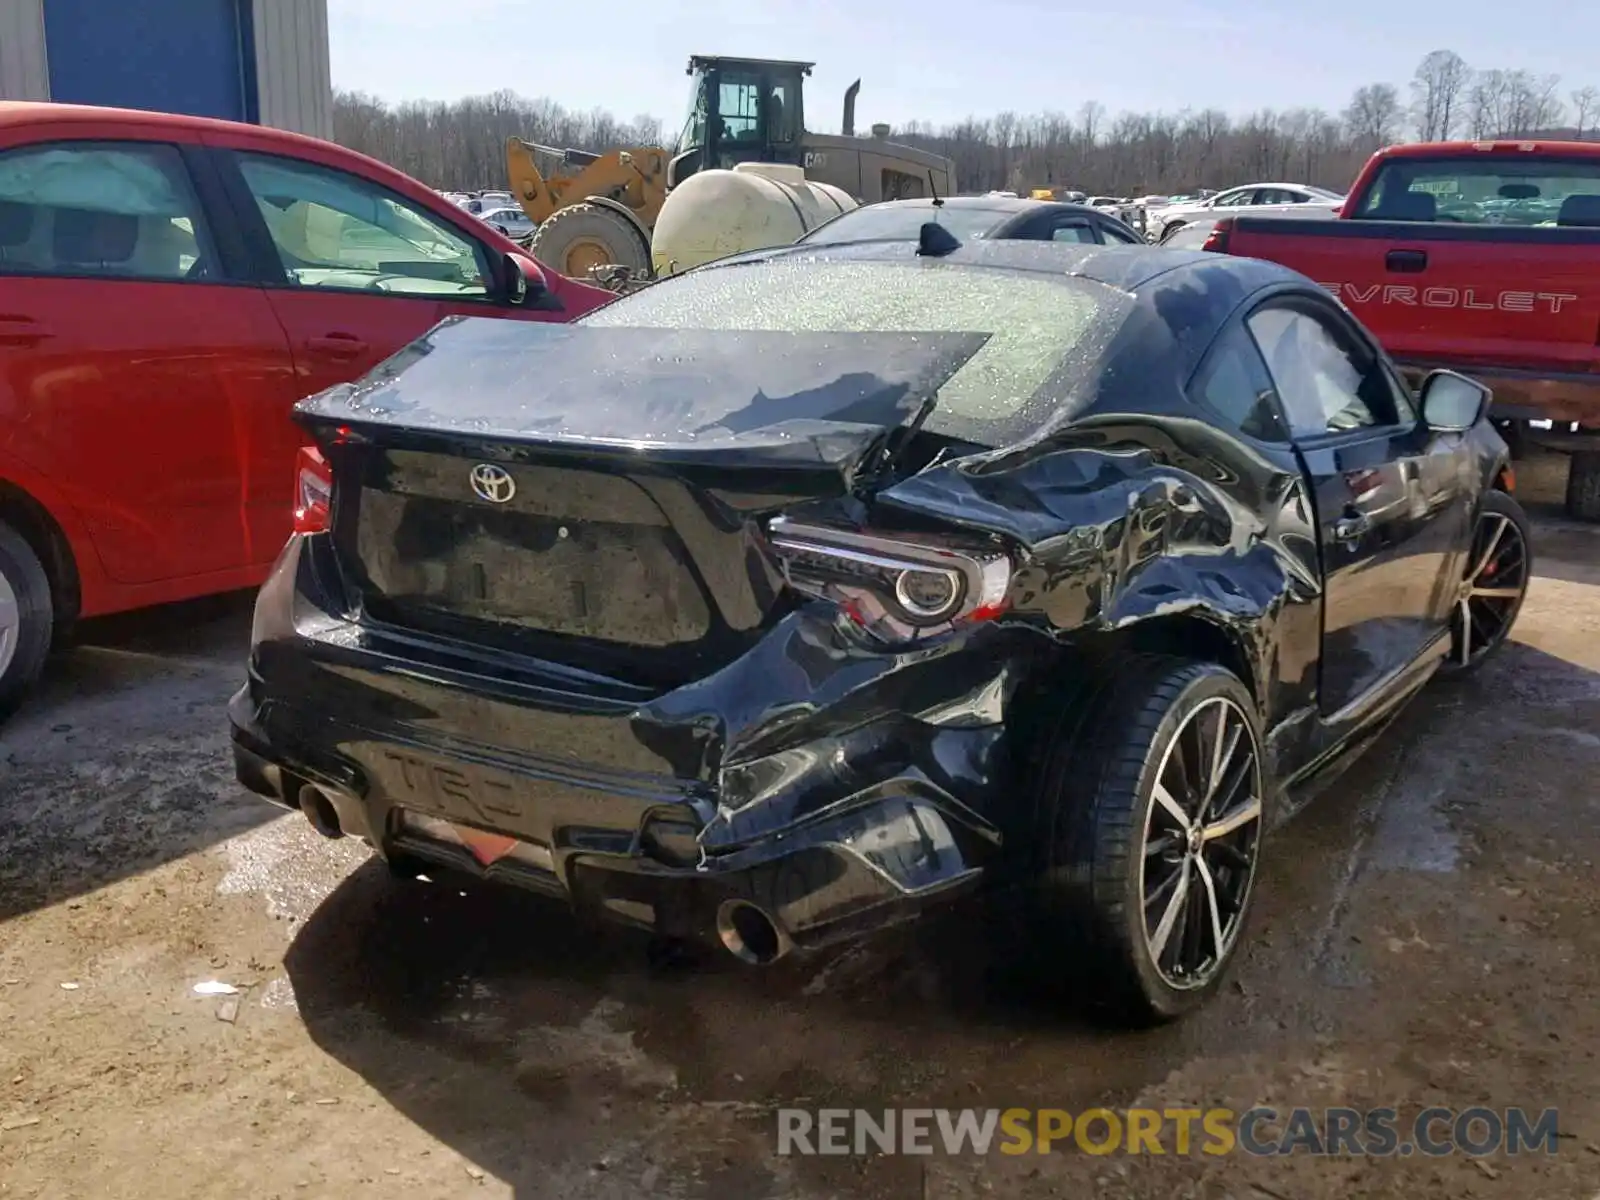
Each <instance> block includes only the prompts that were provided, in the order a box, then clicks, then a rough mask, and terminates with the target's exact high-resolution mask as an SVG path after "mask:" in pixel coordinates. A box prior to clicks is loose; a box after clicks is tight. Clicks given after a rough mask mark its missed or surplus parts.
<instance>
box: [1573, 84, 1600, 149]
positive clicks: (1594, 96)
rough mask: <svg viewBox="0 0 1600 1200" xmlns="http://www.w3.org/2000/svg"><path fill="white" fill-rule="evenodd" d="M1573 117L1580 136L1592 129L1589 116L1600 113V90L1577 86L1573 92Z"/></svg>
mask: <svg viewBox="0 0 1600 1200" xmlns="http://www.w3.org/2000/svg"><path fill="white" fill-rule="evenodd" d="M1571 100H1572V119H1573V122H1574V124H1575V125H1576V126H1577V129H1576V131H1575V132H1576V134H1577V136H1578V137H1580V138H1581V137H1583V135H1584V134H1585V133H1587V132H1589V131H1590V129H1589V118H1590V117H1593V116H1597V115H1600V91H1596V90H1595V89H1594V88H1593V87H1581V88H1577V89H1575V90H1574V91H1573V93H1572V97H1571Z"/></svg>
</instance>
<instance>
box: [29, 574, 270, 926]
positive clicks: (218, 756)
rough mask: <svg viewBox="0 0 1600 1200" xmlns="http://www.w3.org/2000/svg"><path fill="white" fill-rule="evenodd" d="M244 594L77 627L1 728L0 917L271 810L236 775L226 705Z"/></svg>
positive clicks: (238, 656)
mask: <svg viewBox="0 0 1600 1200" xmlns="http://www.w3.org/2000/svg"><path fill="white" fill-rule="evenodd" d="M251 602H252V595H251V594H250V593H239V594H229V595H224V596H213V597H208V598H206V599H204V600H200V601H194V602H191V603H187V604H179V605H170V606H167V607H163V608H157V609H150V610H147V611H144V612H138V613H129V614H125V615H119V616H116V617H111V618H105V619H102V620H99V621H90V622H84V624H83V625H82V626H80V627H79V629H77V630H76V631H75V632H74V635H73V637H72V639H71V643H70V645H68V646H66V647H63V648H62V649H61V650H60V651H59V652H58V653H56V654H55V655H53V656H52V658H51V661H50V663H49V664H48V666H47V668H46V673H45V676H44V678H43V680H42V681H41V683H40V686H39V689H38V691H37V692H36V694H35V695H33V696H31V697H29V699H28V700H27V701H26V702H25V703H24V705H23V706H22V708H21V709H20V711H18V712H17V713H16V714H15V715H14V716H13V717H12V718H11V720H10V721H9V722H6V723H5V724H3V725H0V921H3V920H6V919H7V918H10V917H14V916H17V915H19V914H21V913H24V912H28V911H30V910H32V909H35V908H40V907H44V906H46V905H50V904H54V903H58V902H60V901H62V900H67V899H70V898H72V897H74V896H78V895H81V894H83V893H85V892H88V891H92V890H94V889H96V888H99V887H103V886H105V885H106V884H109V883H112V882H115V881H116V880H119V879H122V878H125V877H127V876H129V875H132V874H135V873H137V872H140V871H144V870H147V869H149V868H151V867H155V866H159V865H161V864H163V863H166V862H171V861H173V860H175V859H179V858H183V857H185V856H187V855H189V854H192V853H194V852H196V851H198V850H202V849H205V848H206V847H208V846H211V845H214V844H216V843H217V842H220V841H222V840H224V839H226V838H229V837H232V836H233V835H235V834H238V833H242V832H244V831H246V830H248V829H251V828H253V827H255V826H257V825H259V824H261V823H262V822H264V821H267V820H269V819H270V818H272V817H273V816H274V815H276V812H275V810H273V809H271V808H269V807H268V806H267V805H265V804H262V803H261V802H260V801H258V800H255V799H254V798H252V797H250V796H249V795H247V794H246V793H245V792H244V791H243V789H242V788H240V787H239V785H238V783H237V782H236V781H235V779H234V777H233V765H232V760H231V758H230V757H229V752H228V739H227V719H226V716H225V713H224V705H225V704H226V702H227V698H228V696H229V695H230V694H231V693H232V692H233V690H234V689H235V688H237V687H238V685H239V682H240V680H241V678H242V675H243V669H244V657H245V654H246V650H247V646H248V643H249V627H250V610H251Z"/></svg>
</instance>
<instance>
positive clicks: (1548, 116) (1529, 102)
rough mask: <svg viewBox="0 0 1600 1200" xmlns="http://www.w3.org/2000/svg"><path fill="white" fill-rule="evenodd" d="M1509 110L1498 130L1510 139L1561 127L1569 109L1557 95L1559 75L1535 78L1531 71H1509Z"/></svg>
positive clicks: (1507, 94) (1506, 97) (1507, 91)
mask: <svg viewBox="0 0 1600 1200" xmlns="http://www.w3.org/2000/svg"><path fill="white" fill-rule="evenodd" d="M1504 79H1505V109H1504V112H1503V115H1502V120H1501V122H1500V128H1499V130H1498V132H1499V133H1501V134H1502V135H1506V136H1510V137H1529V136H1532V135H1533V134H1537V133H1542V132H1544V131H1546V130H1549V129H1553V128H1554V127H1556V126H1557V125H1560V124H1561V122H1562V120H1563V119H1564V118H1565V116H1566V106H1565V105H1563V104H1562V103H1561V98H1560V96H1558V95H1557V94H1556V89H1557V88H1558V87H1560V85H1561V77H1560V76H1559V75H1532V74H1530V73H1529V72H1527V71H1507V72H1505V73H1504Z"/></svg>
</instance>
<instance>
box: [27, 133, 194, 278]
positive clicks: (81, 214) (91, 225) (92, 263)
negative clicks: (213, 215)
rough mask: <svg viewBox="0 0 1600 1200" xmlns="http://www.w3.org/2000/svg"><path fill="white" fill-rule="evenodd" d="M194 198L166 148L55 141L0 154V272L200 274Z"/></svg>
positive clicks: (178, 160)
mask: <svg viewBox="0 0 1600 1200" xmlns="http://www.w3.org/2000/svg"><path fill="white" fill-rule="evenodd" d="M209 244H210V242H209V237H208V235H207V233H206V229H205V222H204V219H203V217H202V215H201V210H200V204H199V201H198V200H197V199H196V198H195V195H194V192H193V190H192V189H191V188H190V185H189V173H188V170H187V169H186V168H185V167H184V165H183V157H182V156H181V155H180V154H179V153H178V151H177V150H176V149H175V148H174V147H172V146H161V145H151V144H145V143H136V142H58V143H56V144H54V145H48V146H34V147H29V148H28V149H25V150H12V151H9V152H7V153H5V154H0V274H10V275H87V276H93V277H97V278H111V279H145V280H169V281H170V280H190V281H203V280H206V279H208V278H211V277H212V275H213V272H214V271H215V269H216V268H215V265H214V264H215V263H216V258H215V256H214V255H211V254H208V253H206V249H207V247H208V246H209Z"/></svg>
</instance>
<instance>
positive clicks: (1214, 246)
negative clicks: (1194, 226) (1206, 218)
mask: <svg viewBox="0 0 1600 1200" xmlns="http://www.w3.org/2000/svg"><path fill="white" fill-rule="evenodd" d="M1232 233H1233V218H1232V217H1224V218H1223V219H1222V220H1220V221H1218V222H1217V223H1216V224H1215V225H1213V226H1212V227H1211V233H1210V234H1209V235H1208V236H1207V237H1206V240H1205V244H1204V245H1203V246H1201V247H1200V249H1202V250H1210V251H1212V252H1213V253H1216V254H1226V253H1227V252H1228V237H1229V235H1231V234H1232Z"/></svg>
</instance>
